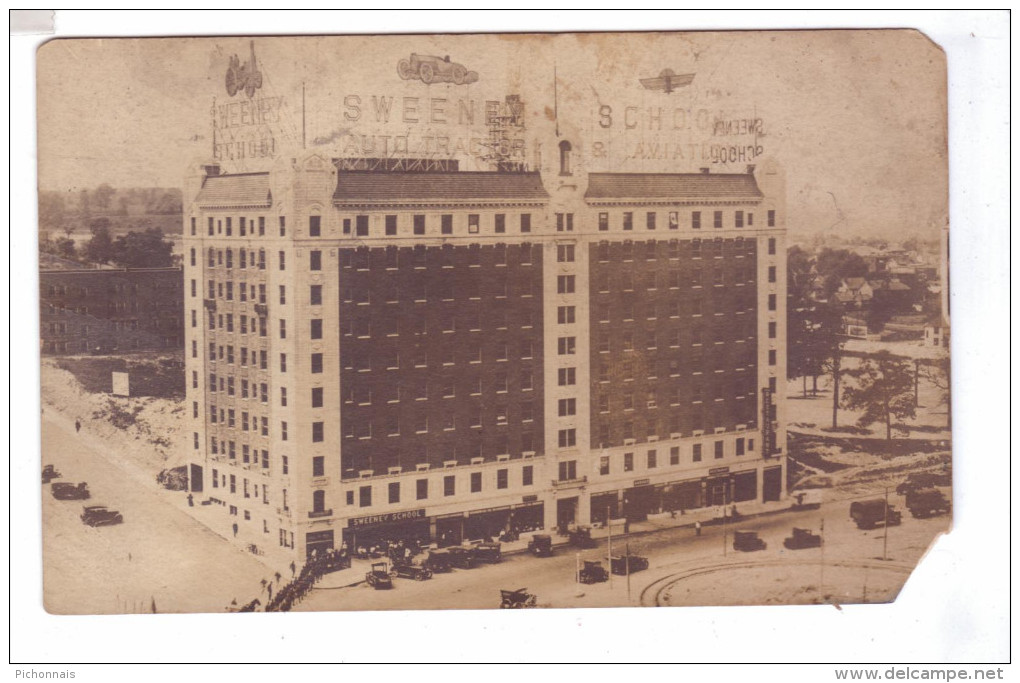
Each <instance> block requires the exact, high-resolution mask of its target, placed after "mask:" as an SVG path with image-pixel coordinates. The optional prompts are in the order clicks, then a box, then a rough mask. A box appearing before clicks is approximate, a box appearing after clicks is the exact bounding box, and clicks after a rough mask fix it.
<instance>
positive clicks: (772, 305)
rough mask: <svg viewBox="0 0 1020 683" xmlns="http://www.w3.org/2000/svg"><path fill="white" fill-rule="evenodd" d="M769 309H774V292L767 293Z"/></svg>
mask: <svg viewBox="0 0 1020 683" xmlns="http://www.w3.org/2000/svg"><path fill="white" fill-rule="evenodd" d="M769 310H770V311H774V310H776V295H775V294H769Z"/></svg>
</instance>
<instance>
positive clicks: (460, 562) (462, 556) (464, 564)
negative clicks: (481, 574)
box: [446, 545, 478, 569]
mask: <svg viewBox="0 0 1020 683" xmlns="http://www.w3.org/2000/svg"><path fill="white" fill-rule="evenodd" d="M446 552H447V553H449V554H450V564H451V565H453V566H454V567H457V568H458V569H473V568H474V566H475V565H476V564H478V560H477V558H476V557H475V551H474V549H473V548H465V547H464V546H462V545H455V546H451V547H449V548H447V549H446Z"/></svg>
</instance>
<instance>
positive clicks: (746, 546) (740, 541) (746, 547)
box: [733, 531, 765, 553]
mask: <svg viewBox="0 0 1020 683" xmlns="http://www.w3.org/2000/svg"><path fill="white" fill-rule="evenodd" d="M733 549H734V550H739V551H741V552H745V553H751V552H754V551H756V550H765V541H763V540H761V539H760V538H758V532H757V531H734V532H733Z"/></svg>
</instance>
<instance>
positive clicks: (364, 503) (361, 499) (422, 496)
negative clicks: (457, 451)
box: [347, 465, 535, 507]
mask: <svg viewBox="0 0 1020 683" xmlns="http://www.w3.org/2000/svg"><path fill="white" fill-rule="evenodd" d="M482 474H483V473H482V472H470V473H469V475H468V478H469V489H470V491H471V493H481V492H482V485H483V482H484V477H483V476H482ZM461 476H463V475H461ZM457 479H458V476H457V475H455V474H448V475H446V476H444V477H443V496H444V497H446V496H455V495H457ZM520 481H521V486H532V485H533V484H534V483H535V469H534V466H533V465H524V466H523V467H522V468H521V479H520ZM507 488H510V470H509V469H508V468H502V469H497V470H496V489H498V490H502V489H507ZM374 489H375V487H374V486H371V485H367V486H360V487H358V491H357V505H358V507H371V506H372V492H373V490H374ZM385 491H386V500H387V502H388V503H390V504H394V503H399V502H400V499H401V482H399V481H394V482H390V483H389V484H386V488H385ZM414 497H415V500H427V499H428V497H429V480H428V479H418V480H416V481H415V483H414ZM347 504H348V505H354V504H355V491H353V490H350V491H348V492H347Z"/></svg>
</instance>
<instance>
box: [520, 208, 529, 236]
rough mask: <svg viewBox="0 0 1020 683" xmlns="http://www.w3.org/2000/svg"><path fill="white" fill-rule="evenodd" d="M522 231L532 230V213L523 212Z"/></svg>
mask: <svg viewBox="0 0 1020 683" xmlns="http://www.w3.org/2000/svg"><path fill="white" fill-rule="evenodd" d="M521 232H531V214H530V213H522V214H521Z"/></svg>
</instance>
